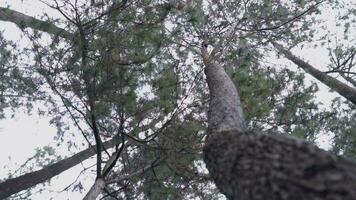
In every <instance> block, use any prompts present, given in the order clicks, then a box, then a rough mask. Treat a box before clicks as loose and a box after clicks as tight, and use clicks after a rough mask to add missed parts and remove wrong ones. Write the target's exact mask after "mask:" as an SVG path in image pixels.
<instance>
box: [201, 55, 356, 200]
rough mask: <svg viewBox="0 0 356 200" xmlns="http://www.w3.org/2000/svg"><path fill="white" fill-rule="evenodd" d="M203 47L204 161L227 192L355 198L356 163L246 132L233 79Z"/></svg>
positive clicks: (284, 199)
mask: <svg viewBox="0 0 356 200" xmlns="http://www.w3.org/2000/svg"><path fill="white" fill-rule="evenodd" d="M202 52H203V59H204V64H205V73H206V77H207V82H208V85H209V91H210V108H209V109H210V110H209V113H208V118H209V121H208V123H209V130H208V134H209V135H208V137H207V140H206V144H205V147H204V161H205V163H206V166H207V168H208V170H209V173H210V174H211V177H212V178H213V179H214V181H215V184H216V186H217V187H218V188H219V190H220V191H221V192H222V193H223V194H225V195H226V197H228V198H229V199H238V200H265V199H274V200H293V199H295V200H311V199H313V200H314V199H315V200H325V199H326V200H327V199H329V200H341V199H342V200H351V199H355V197H356V164H355V163H352V162H350V161H348V160H346V159H344V158H341V157H338V156H335V155H332V154H331V153H329V152H326V151H323V150H320V149H319V148H317V147H315V146H313V145H311V144H308V143H306V142H303V141H300V140H297V139H295V138H291V137H285V136H281V135H263V134H257V133H254V132H249V131H246V130H245V128H244V120H243V117H242V108H241V104H240V100H239V99H238V98H239V97H238V92H237V90H236V89H235V87H234V86H233V85H232V81H231V80H230V78H229V77H228V75H227V74H226V73H225V71H224V69H223V68H222V67H221V65H219V64H217V63H216V62H212V61H210V60H211V59H212V58H210V57H209V55H208V54H207V53H206V51H204V49H203V51H202ZM232 101H236V102H232Z"/></svg>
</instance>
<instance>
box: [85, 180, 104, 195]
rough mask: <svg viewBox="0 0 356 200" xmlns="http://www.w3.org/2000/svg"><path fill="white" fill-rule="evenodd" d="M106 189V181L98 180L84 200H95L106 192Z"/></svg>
mask: <svg viewBox="0 0 356 200" xmlns="http://www.w3.org/2000/svg"><path fill="white" fill-rule="evenodd" d="M104 188H105V181H104V179H103V178H98V179H96V180H95V183H94V185H93V186H92V187H91V188H90V190H89V192H88V193H87V195H85V197H84V198H83V200H95V199H96V198H97V197H98V196H99V194H101V192H102V191H103V190H104Z"/></svg>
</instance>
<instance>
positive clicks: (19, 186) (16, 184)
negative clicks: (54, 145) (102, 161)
mask: <svg viewBox="0 0 356 200" xmlns="http://www.w3.org/2000/svg"><path fill="white" fill-rule="evenodd" d="M114 143H115V142H114V139H113V140H109V141H107V142H105V143H104V145H105V147H107V148H111V147H113V146H114ZM93 155H95V150H94V149H93V148H88V149H86V150H83V151H81V152H79V153H77V154H75V155H73V156H71V157H69V158H66V159H63V160H61V161H59V162H57V163H55V164H52V165H49V166H47V167H44V168H43V169H40V170H38V171H34V172H30V173H27V174H24V175H22V176H19V177H16V178H12V179H8V180H6V181H5V182H2V183H0V199H4V198H6V197H9V196H11V195H13V194H15V193H18V192H20V191H22V190H25V189H28V188H30V187H33V186H35V185H37V184H39V183H42V182H44V181H47V180H49V179H51V178H52V177H54V176H56V175H58V174H60V173H62V172H64V171H65V170H67V169H69V168H71V167H74V166H75V165H77V164H79V163H81V162H83V161H84V160H86V159H88V158H89V157H91V156H93Z"/></svg>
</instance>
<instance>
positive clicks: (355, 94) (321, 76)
mask: <svg viewBox="0 0 356 200" xmlns="http://www.w3.org/2000/svg"><path fill="white" fill-rule="evenodd" d="M273 45H274V46H275V47H276V49H278V51H280V52H281V53H283V55H284V56H285V57H286V58H288V59H289V60H290V61H292V62H293V63H294V64H296V65H297V66H298V67H300V68H302V69H303V70H304V71H305V72H307V73H308V74H310V75H312V76H313V77H314V78H316V79H318V80H319V81H320V82H322V83H324V84H325V85H326V86H328V87H329V88H330V89H332V90H334V91H336V92H337V93H339V94H340V95H341V96H343V97H345V98H346V99H347V100H349V101H350V102H352V103H353V104H355V105H356V89H355V88H353V87H350V86H348V85H347V84H345V83H343V82H341V81H339V80H337V79H336V78H333V77H331V76H329V75H327V74H326V73H324V72H322V71H320V70H318V69H316V68H315V67H313V66H312V65H310V64H309V63H307V62H305V61H303V60H301V59H300V58H298V57H297V56H295V55H293V54H292V53H291V52H290V51H288V50H287V49H285V48H284V47H283V46H282V45H279V44H277V43H273Z"/></svg>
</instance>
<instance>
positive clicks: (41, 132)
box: [0, 0, 336, 200]
mask: <svg viewBox="0 0 356 200" xmlns="http://www.w3.org/2000/svg"><path fill="white" fill-rule="evenodd" d="M9 4H10V5H11V8H12V9H14V10H17V11H20V12H22V13H25V14H27V15H31V16H37V15H39V14H42V13H43V11H44V10H45V11H46V12H47V13H48V8H46V6H44V5H43V4H41V3H39V1H35V0H33V1H26V0H25V1H22V0H5V1H3V0H2V1H1V0H0V7H4V6H6V5H9ZM49 14H50V15H51V16H57V17H60V14H59V13H57V12H50V13H49ZM323 15H324V17H325V18H328V13H326V14H323ZM329 19H330V20H329V22H328V25H329V26H330V29H332V28H333V27H334V25H333V24H334V21H333V20H332V18H329ZM334 28H336V27H334ZM0 31H4V35H5V37H6V38H7V39H11V40H14V41H18V40H20V31H19V29H18V28H17V27H16V26H15V25H13V24H11V23H5V22H0ZM21 42H24V41H21ZM294 52H295V53H296V54H297V55H299V56H302V57H303V58H305V59H306V60H308V61H309V62H310V63H311V64H313V65H315V66H318V67H319V66H326V64H327V63H328V62H327V61H328V59H327V55H328V52H327V51H326V50H325V48H317V49H312V48H308V49H307V50H303V51H300V50H298V49H294ZM307 77H308V79H309V80H313V81H315V79H314V78H311V77H310V76H309V75H307ZM319 87H320V88H321V92H318V94H317V95H318V98H319V99H320V100H321V101H323V102H325V103H326V104H328V102H330V100H331V99H332V98H334V97H335V96H336V95H335V94H331V93H330V92H327V91H328V88H326V87H325V86H323V85H321V84H319ZM49 120H50V118H48V117H39V116H38V115H36V114H33V115H32V116H28V115H27V114H26V113H17V114H16V117H15V118H13V119H11V118H7V119H3V120H0V152H1V153H0V169H1V170H0V179H1V178H4V177H6V175H7V173H8V169H11V170H15V169H17V168H18V166H19V165H21V164H22V163H24V162H25V161H26V160H27V158H29V157H31V156H33V155H34V153H35V151H34V149H35V148H36V147H43V146H45V145H49V144H54V142H53V137H54V136H55V135H56V128H55V127H53V126H50V125H49ZM330 137H331V136H324V137H321V138H320V140H319V144H320V146H321V147H324V148H328V147H329V143H328V141H330ZM19 147H21V148H19ZM61 152H66V148H64V149H62V151H61ZM67 153H68V152H67ZM9 157H11V159H9ZM91 164H93V161H92V160H89V161H86V162H85V163H84V165H85V166H90V165H91ZM3 165H5V166H6V168H5V169H3V168H2V166H3ZM82 169H83V166H81V165H78V166H76V167H74V168H72V169H70V170H68V171H66V172H64V173H62V174H60V176H58V177H59V178H57V180H55V181H53V187H49V188H50V190H53V191H61V190H63V189H64V188H65V187H66V186H67V185H69V184H70V183H71V182H72V181H73V180H74V179H75V177H77V175H78V174H79V173H80V171H81V170H82ZM82 178H85V177H82ZM82 183H85V188H89V187H90V186H91V184H92V183H93V179H92V178H89V179H88V180H86V181H82ZM53 191H52V192H51V191H49V192H44V194H39V195H35V196H33V198H32V199H38V200H40V199H41V200H42V199H50V197H54V199H68V198H69V199H81V198H82V195H81V194H79V193H78V192H73V193H70V194H68V193H66V192H58V193H57V192H53ZM85 193H86V192H84V194H85Z"/></svg>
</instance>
